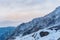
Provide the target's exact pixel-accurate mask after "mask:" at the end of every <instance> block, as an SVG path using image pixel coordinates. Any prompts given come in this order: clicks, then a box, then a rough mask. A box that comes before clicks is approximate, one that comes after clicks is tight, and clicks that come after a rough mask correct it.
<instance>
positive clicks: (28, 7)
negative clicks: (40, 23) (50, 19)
mask: <svg viewBox="0 0 60 40" xmlns="http://www.w3.org/2000/svg"><path fill="white" fill-rule="evenodd" d="M58 6H60V0H0V26H1V27H2V26H3V27H5V26H17V25H19V24H20V23H22V22H27V21H30V20H32V19H33V18H36V17H41V16H44V15H46V14H48V13H50V12H51V11H53V10H54V9H55V8H56V7H58Z"/></svg>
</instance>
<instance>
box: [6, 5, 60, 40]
mask: <svg viewBox="0 0 60 40" xmlns="http://www.w3.org/2000/svg"><path fill="white" fill-rule="evenodd" d="M59 26H60V6H59V7H57V8H56V9H55V10H54V11H53V12H51V13H50V14H48V15H46V16H44V17H40V18H35V19H33V20H32V21H30V22H27V23H22V24H20V25H19V26H17V28H16V30H15V31H14V32H13V33H12V34H11V35H10V36H9V37H8V38H7V40H11V39H15V38H16V37H17V36H21V37H22V36H25V35H28V34H31V33H34V32H37V31H38V30H42V29H45V28H48V27H49V28H48V29H50V30H52V29H54V28H56V29H57V30H58V29H60V27H59ZM56 29H55V30H56Z"/></svg>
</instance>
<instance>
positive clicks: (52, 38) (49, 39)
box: [15, 30, 60, 40]
mask: <svg viewBox="0 0 60 40" xmlns="http://www.w3.org/2000/svg"><path fill="white" fill-rule="evenodd" d="M41 31H44V32H45V31H47V32H49V35H47V36H44V37H41V36H40V34H39V33H40V32H41ZM32 35H34V36H35V35H36V36H35V37H32ZM58 38H60V30H58V31H56V30H39V31H37V32H35V33H32V34H29V35H26V36H23V37H19V36H18V37H16V39H15V40H57V39H58Z"/></svg>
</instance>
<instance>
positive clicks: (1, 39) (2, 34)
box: [0, 27, 15, 40]
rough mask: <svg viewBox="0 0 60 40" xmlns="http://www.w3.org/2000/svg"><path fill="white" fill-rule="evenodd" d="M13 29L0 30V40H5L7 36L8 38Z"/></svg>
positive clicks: (4, 28)
mask: <svg viewBox="0 0 60 40" xmlns="http://www.w3.org/2000/svg"><path fill="white" fill-rule="evenodd" d="M14 29H15V27H3V28H0V40H5V38H6V37H7V36H9V35H10V34H11V33H12V32H13V31H14Z"/></svg>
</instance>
